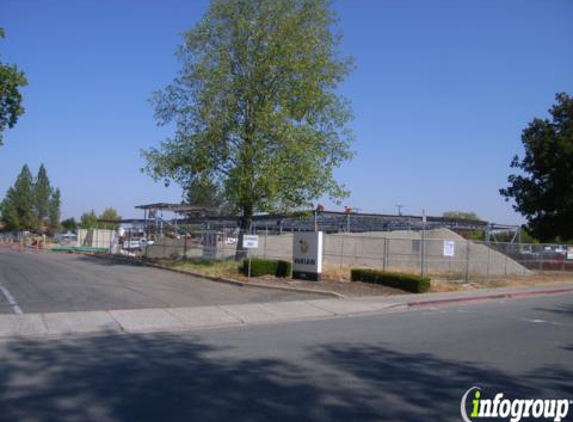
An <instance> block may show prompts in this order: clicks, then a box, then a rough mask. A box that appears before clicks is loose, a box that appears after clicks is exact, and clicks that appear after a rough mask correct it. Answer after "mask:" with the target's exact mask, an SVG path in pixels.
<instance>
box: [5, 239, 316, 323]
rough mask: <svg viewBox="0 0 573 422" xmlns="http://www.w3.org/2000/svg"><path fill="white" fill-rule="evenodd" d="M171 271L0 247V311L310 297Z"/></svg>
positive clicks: (311, 297)
mask: <svg viewBox="0 0 573 422" xmlns="http://www.w3.org/2000/svg"><path fill="white" fill-rule="evenodd" d="M321 297H324V296H322V295H318V294H312V293H309V294H304V293H297V292H287V291H280V290H271V289H262V288H250V287H241V286H234V285H229V284H222V283H215V282H213V281H209V280H205V279H201V278H197V277H192V276H189V275H184V274H177V273H174V272H169V271H164V270H159V269H153V268H147V267H142V266H137V265H131V264H128V263H125V262H119V261H112V260H103V259H98V258H94V257H89V256H79V255H69V254H56V253H37V254H36V253H33V252H31V253H30V252H27V253H18V252H17V251H14V250H9V249H6V248H0V314H14V313H24V314H29V313H51V312H74V311H104V310H117V309H146V308H179V307H190V306H207V305H231V304H244V303H257V302H273V301H288V300H295V299H298V300H304V299H316V298H321Z"/></svg>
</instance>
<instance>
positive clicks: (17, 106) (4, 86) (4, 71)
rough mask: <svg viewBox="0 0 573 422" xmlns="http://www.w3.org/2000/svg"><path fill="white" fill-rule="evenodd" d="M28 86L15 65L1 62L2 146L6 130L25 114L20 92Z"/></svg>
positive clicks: (0, 109) (0, 111) (2, 34)
mask: <svg viewBox="0 0 573 422" xmlns="http://www.w3.org/2000/svg"><path fill="white" fill-rule="evenodd" d="M0 38H4V30H3V29H2V28H0ZM27 84H28V81H27V80H26V76H24V73H22V72H21V71H20V70H18V68H17V67H16V66H15V65H12V64H5V63H2V62H1V61H0V145H2V140H3V132H4V130H5V129H6V128H12V127H14V125H15V124H16V122H17V121H18V118H19V117H20V116H21V115H22V114H23V113H24V107H22V93H21V92H20V91H21V88H22V87H24V86H26V85H27Z"/></svg>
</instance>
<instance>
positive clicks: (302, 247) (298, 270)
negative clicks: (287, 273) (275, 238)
mask: <svg viewBox="0 0 573 422" xmlns="http://www.w3.org/2000/svg"><path fill="white" fill-rule="evenodd" d="M322 249H323V233H322V232H296V233H294V236H293V245H292V254H293V259H292V261H293V272H292V277H293V278H300V279H303V280H312V281H320V278H321V273H322Z"/></svg>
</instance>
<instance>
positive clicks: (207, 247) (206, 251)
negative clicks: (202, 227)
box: [203, 230, 217, 259]
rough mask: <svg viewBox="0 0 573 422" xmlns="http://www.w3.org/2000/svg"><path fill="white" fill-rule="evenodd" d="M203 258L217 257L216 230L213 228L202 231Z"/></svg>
mask: <svg viewBox="0 0 573 422" xmlns="http://www.w3.org/2000/svg"><path fill="white" fill-rule="evenodd" d="M203 259H217V232H216V231H215V230H206V231H204V232H203Z"/></svg>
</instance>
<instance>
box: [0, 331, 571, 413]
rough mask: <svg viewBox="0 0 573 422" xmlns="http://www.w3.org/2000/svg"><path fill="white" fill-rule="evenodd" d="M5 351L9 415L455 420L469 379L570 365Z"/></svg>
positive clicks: (556, 379)
mask: <svg viewBox="0 0 573 422" xmlns="http://www.w3.org/2000/svg"><path fill="white" fill-rule="evenodd" d="M268 347H269V350H272V345H268ZM0 350H1V352H2V360H1V361H0V369H1V370H0V409H1V413H0V420H3V421H4V420H5V421H19V420H24V419H26V420H42V421H63V422H67V421H98V422H105V421H186V422H190V421H201V422H205V421H247V420H248V421H288V422H298V421H333V420H341V421H353V420H356V421H403V422H409V421H412V422H414V421H416V422H419V421H421V420H436V421H450V420H451V421H458V420H459V400H460V398H461V396H462V394H463V393H464V391H465V390H467V389H468V388H469V387H471V386H473V385H479V386H481V387H484V388H488V387H492V388H495V389H496V390H498V391H504V392H505V393H506V394H507V395H510V396H515V397H532V396H537V395H539V394H543V395H546V394H549V395H551V394H553V393H555V394H554V395H556V396H558V397H563V396H564V395H565V394H566V393H567V392H571V390H570V388H571V382H570V381H571V379H572V378H571V377H572V376H573V373H572V372H571V371H570V370H566V369H564V368H561V367H553V368H549V367H548V368H543V370H539V371H538V372H536V373H534V374H529V375H528V376H527V377H523V378H520V379H517V378H515V377H512V376H509V375H506V374H504V373H503V372H501V371H498V370H495V369H488V368H483V367H480V366H479V365H478V364H473V363H468V362H452V361H446V360H442V359H438V358H436V357H435V356H433V355H431V354H427V353H404V352H397V351H393V350H390V349H388V348H387V347H383V346H376V347H374V346H367V345H361V344H350V345H348V344H337V345H335V346H330V347H321V348H311V349H308V350H305V351H304V357H303V358H302V359H300V358H299V359H292V360H290V359H289V361H287V360H284V359H278V358H260V357H259V358H255V357H253V358H251V357H248V358H247V357H241V356H238V353H239V352H238V351H237V350H236V349H233V348H230V347H228V346H224V347H222V346H217V347H215V346H212V345H209V344H205V343H204V342H202V341H201V340H200V339H199V338H198V337H194V336H187V337H186V336H182V335H167V334H162V335H130V336H117V335H115V336H114V335H102V336H98V337H89V338H81V339H69V340H50V341H46V340H44V341H32V340H25V341H24V340H22V341H15V342H11V343H6V344H4V345H2V346H0ZM269 353H270V352H269ZM566 389H569V390H566Z"/></svg>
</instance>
